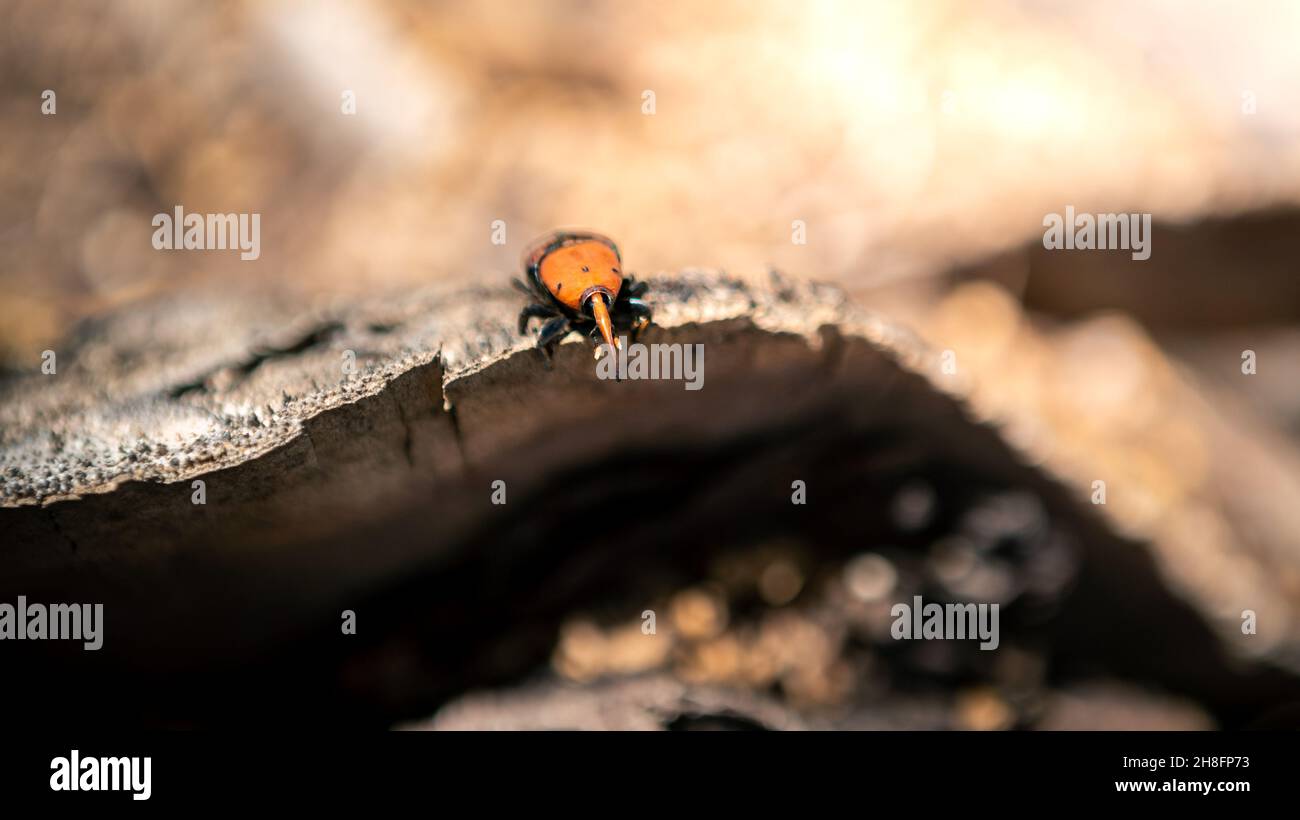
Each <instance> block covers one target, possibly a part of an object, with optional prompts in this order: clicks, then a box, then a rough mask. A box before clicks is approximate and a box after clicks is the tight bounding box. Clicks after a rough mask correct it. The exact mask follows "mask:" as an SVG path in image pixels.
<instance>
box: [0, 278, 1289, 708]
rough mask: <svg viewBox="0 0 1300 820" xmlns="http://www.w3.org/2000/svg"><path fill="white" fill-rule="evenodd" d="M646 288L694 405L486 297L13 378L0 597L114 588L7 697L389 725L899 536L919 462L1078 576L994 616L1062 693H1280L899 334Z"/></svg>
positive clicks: (199, 308)
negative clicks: (604, 612)
mask: <svg viewBox="0 0 1300 820" xmlns="http://www.w3.org/2000/svg"><path fill="white" fill-rule="evenodd" d="M649 281H650V285H651V297H652V300H653V303H654V305H655V310H656V314H655V325H654V326H653V327H652V328H650V329H649V330H648V331H647V332H646V334H644V336H643V338H642V341H645V342H648V343H653V342H682V343H691V344H696V343H702V344H704V347H705V350H706V364H705V373H706V381H705V388H704V389H703V390H700V391H698V392H692V391H686V390H684V389H683V386H682V384H681V383H680V382H672V381H667V382H649V381H640V382H618V383H615V382H602V381H599V380H597V379H596V378H595V376H594V368H593V365H592V356H591V350H590V348H589V347H587V346H586V344H585V343H584V342H581V341H577V340H575V341H574V342H572V343H566V344H563V345H561V346H560V347H559V349H558V350H557V354H556V358H555V361H554V363H553V365H552V366H549V367H548V366H547V365H546V364H545V362H544V361H543V359H542V357H541V356H540V354H539V353H537V352H536V351H535V350H532V349H531V347H530V344H529V341H528V340H527V339H524V338H521V337H520V336H518V335H517V334H516V333H515V332H514V327H513V325H514V321H515V316H516V314H517V312H518V309H519V307H520V300H519V297H518V296H517V295H516V294H514V293H513V292H512V291H511V290H510V289H509V288H508V287H505V286H502V287H491V288H484V287H471V288H450V287H437V288H430V289H428V290H425V291H421V292H417V293H412V294H403V295H401V296H394V297H390V298H376V299H374V300H371V301H369V302H366V303H361V304H353V305H346V306H328V305H326V306H304V305H301V304H297V303H294V302H292V301H287V300H277V299H274V298H269V297H267V296H266V295H265V294H260V293H254V294H248V293H229V294H203V295H200V296H198V297H193V296H192V297H190V298H189V299H187V300H183V301H181V300H178V301H172V302H163V303H153V304H149V305H144V306H140V307H137V308H135V309H132V310H128V311H123V312H121V313H118V314H115V315H112V316H109V317H106V318H104V319H101V320H99V321H97V322H95V323H93V324H91V325H88V326H86V327H84V328H82V329H81V330H80V331H79V332H78V334H77V335H76V336H75V337H74V338H73V339H72V340H70V342H69V344H68V346H67V347H66V349H64V350H60V351H57V352H58V371H57V373H56V374H54V375H49V376H46V375H41V374H38V373H32V374H19V375H13V376H10V377H7V378H6V379H5V380H4V381H3V382H0V431H3V432H0V445H2V447H0V502H2V503H3V507H0V528H2V529H3V531H4V533H5V539H4V541H5V543H4V552H5V554H4V556H3V561H4V566H5V572H4V575H3V577H2V578H0V596H3V600H12V599H13V598H14V596H16V595H18V594H25V595H27V596H28V598H29V599H33V600H59V601H97V602H103V603H104V604H105V610H106V620H107V626H106V629H107V634H106V638H105V647H106V648H105V650H103V651H102V652H101V653H98V655H97V656H96V657H94V658H91V659H89V660H88V659H87V656H86V655H85V654H83V653H80V652H74V651H68V650H67V647H62V646H58V645H52V644H44V645H34V644H30V643H29V644H26V645H21V646H18V647H17V648H16V649H15V652H16V655H17V657H19V658H20V659H30V661H31V663H30V665H29V666H28V667H27V668H28V669H29V670H30V674H29V675H26V676H25V677H24V678H23V679H22V680H21V681H15V680H13V679H10V680H8V681H7V683H6V684H5V685H6V686H9V687H18V691H17V693H16V696H22V697H27V698H30V699H32V700H31V701H29V702H36V703H40V702H46V701H55V700H59V699H63V698H67V697H70V696H71V695H70V693H72V692H73V691H75V688H76V686H79V685H84V684H85V683H86V681H88V680H89V681H93V683H94V685H95V686H97V687H99V691H100V692H101V693H104V696H105V697H112V698H114V699H115V700H114V702H116V703H119V704H121V705H122V709H121V710H119V711H115V712H113V713H111V714H104V713H97V714H96V715H95V716H93V717H92V716H90V715H84V714H83V715H77V718H78V719H91V720H93V719H100V720H106V721H110V722H111V721H113V720H132V719H140V720H144V721H146V722H150V723H159V724H163V725H192V724H217V723H222V722H227V721H231V720H235V721H241V720H243V721H253V720H259V721H260V720H274V721H281V722H294V723H297V722H311V721H314V720H317V719H320V717H321V715H323V714H326V710H328V715H329V716H330V717H329V719H330V720H331V721H333V722H341V723H361V724H371V723H374V724H380V725H387V724H389V723H391V722H393V721H395V720H400V719H410V718H414V717H417V716H419V715H421V714H427V713H428V712H429V711H430V710H432V709H434V708H436V707H437V706H439V705H440V704H444V703H447V702H448V701H449V700H451V699H453V698H455V697H457V696H459V695H461V694H463V693H464V692H466V691H470V690H473V689H475V688H479V687H486V686H492V685H499V684H512V685H514V684H519V682H520V681H523V680H526V679H527V678H528V676H529V675H531V674H533V673H534V672H535V671H536V670H537V669H539V668H542V667H544V666H545V664H546V662H547V658H548V657H549V655H550V653H551V652H552V650H553V647H554V644H555V636H556V631H557V629H558V626H559V624H560V623H561V622H562V621H563V619H564V618H565V617H566V616H567V615H568V614H570V613H572V612H574V611H576V610H583V609H592V608H595V609H601V608H605V609H609V608H611V607H612V608H614V609H619V610H620V611H627V612H639V611H640V609H641V607H642V606H643V605H644V604H645V602H646V601H648V600H651V599H652V598H654V597H655V596H656V595H659V594H661V593H662V592H663V591H664V590H666V589H670V588H672V587H673V585H674V584H678V583H688V582H690V580H691V579H693V578H695V577H698V576H700V575H701V574H702V573H703V572H704V571H705V567H706V566H707V564H708V562H709V560H711V559H712V558H713V557H715V556H716V554H717V553H718V552H719V551H720V550H722V549H723V548H724V547H727V546H729V545H734V544H739V543H748V542H752V541H755V540H757V539H762V538H765V537H769V536H770V535H772V534H773V533H801V534H804V535H811V536H815V537H814V538H813V540H814V541H815V542H816V544H817V548H816V550H815V553H816V556H817V557H818V558H819V559H824V560H839V559H841V558H843V557H846V556H849V555H852V554H854V553H855V552H860V551H862V550H863V549H865V548H867V547H869V546H870V545H872V544H878V543H882V542H885V541H888V542H891V543H894V542H897V543H898V544H899V545H900V548H902V549H904V550H906V549H909V548H912V547H916V548H918V549H919V546H917V545H915V544H910V543H909V542H907V541H906V539H904V538H902V536H900V534H899V533H897V532H894V531H893V530H892V529H891V528H890V525H889V523H888V522H889V518H890V516H889V512H888V503H889V500H890V499H891V498H892V497H893V496H894V494H895V493H896V491H897V489H898V488H899V487H900V486H903V485H904V484H906V482H908V481H909V480H913V479H916V478H917V477H918V476H921V477H924V478H925V480H926V481H927V482H929V483H930V484H932V485H933V486H934V487H936V489H937V490H938V491H939V497H940V498H941V499H942V501H943V503H942V504H941V515H940V518H941V519H942V521H941V524H942V523H943V522H945V521H949V519H951V520H956V519H957V518H958V517H959V516H960V514H961V513H962V511H964V510H967V509H968V508H969V507H970V506H971V505H972V504H974V503H975V502H976V500H977V499H978V498H979V497H981V495H982V494H986V493H999V492H1007V491H1016V492H1022V493H1028V494H1030V495H1031V496H1032V497H1033V498H1035V499H1036V500H1037V502H1038V503H1040V504H1041V505H1042V507H1043V509H1045V510H1046V511H1047V514H1048V516H1049V517H1050V520H1051V521H1052V527H1053V530H1052V531H1053V533H1060V534H1061V537H1062V538H1063V539H1064V540H1065V542H1068V544H1069V545H1070V546H1069V548H1068V552H1069V556H1070V562H1069V563H1070V566H1071V567H1072V570H1071V575H1070V578H1069V579H1068V580H1069V582H1068V583H1062V585H1061V586H1060V588H1059V589H1056V590H1054V591H1053V592H1052V594H1051V596H1050V600H1045V601H1043V602H1040V603H1039V604H1036V605H1034V606H1030V607H1028V608H1022V609H1021V610H1015V611H1013V612H1011V613H1010V615H1011V617H1010V618H1008V620H1007V621H1004V629H1007V630H1009V634H1010V635H1011V636H1013V637H1016V638H1017V639H1023V640H1024V641H1026V642H1028V643H1032V644H1034V645H1038V646H1042V647H1046V649H1045V650H1044V651H1046V652H1048V653H1049V654H1050V655H1051V657H1053V658H1056V659H1058V661H1059V664H1058V667H1057V668H1056V670H1057V671H1059V672H1060V673H1061V674H1066V675H1068V674H1073V672H1074V670H1076V669H1082V670H1087V669H1092V668H1098V669H1103V670H1105V671H1106V672H1107V673H1108V674H1112V675H1118V676H1121V677H1125V678H1129V679H1135V680H1142V681H1150V682H1153V683H1154V684H1156V685H1158V686H1160V687H1163V688H1165V689H1169V690H1171V691H1174V692H1177V693H1180V694H1182V695H1184V696H1187V697H1191V698H1194V699H1196V700H1197V701H1198V702H1200V703H1202V704H1204V706H1205V708H1206V709H1207V710H1208V711H1209V712H1210V713H1211V714H1213V715H1214V716H1215V718H1216V719H1217V720H1218V721H1220V722H1221V723H1223V724H1226V725H1242V724H1248V723H1250V722H1251V721H1255V720H1258V719H1260V717H1261V715H1268V714H1272V713H1274V712H1276V711H1277V710H1279V709H1283V710H1284V709H1286V708H1289V706H1290V705H1292V704H1294V703H1296V702H1300V688H1297V681H1296V679H1295V678H1294V677H1293V676H1292V675H1291V674H1290V673H1288V672H1286V671H1283V670H1280V669H1275V668H1271V667H1268V666H1265V665H1263V664H1259V663H1251V662H1245V661H1242V660H1240V659H1238V658H1237V657H1236V652H1235V651H1234V649H1233V648H1232V647H1231V646H1229V645H1227V644H1225V643H1224V641H1223V639H1222V637H1221V636H1218V635H1216V634H1215V633H1214V632H1213V631H1212V630H1211V629H1210V627H1209V626H1208V625H1207V622H1206V618H1205V617H1204V615H1203V613H1201V612H1199V611H1198V610H1197V606H1196V604H1195V602H1188V601H1184V600H1183V599H1181V598H1180V597H1179V596H1178V595H1176V594H1175V593H1173V592H1172V591H1171V590H1170V589H1168V588H1167V587H1166V585H1165V584H1164V583H1163V581H1162V580H1161V577H1160V575H1159V573H1158V572H1157V571H1156V569H1155V566H1154V565H1153V563H1152V561H1151V559H1150V556H1149V555H1148V554H1147V551H1146V549H1145V548H1144V546H1143V545H1141V544H1138V543H1133V542H1131V541H1128V540H1126V539H1124V538H1122V537H1120V536H1119V535H1117V534H1116V533H1114V532H1113V531H1111V530H1110V529H1109V528H1108V527H1107V525H1106V524H1105V522H1103V521H1102V520H1100V519H1099V518H1098V517H1097V516H1095V515H1094V514H1093V513H1092V512H1091V511H1090V510H1088V509H1086V508H1084V506H1082V505H1081V504H1080V503H1079V499H1077V498H1075V497H1073V496H1072V494H1071V492H1070V491H1068V490H1066V489H1065V488H1063V487H1062V486H1061V485H1060V484H1058V483H1057V482H1056V481H1055V480H1054V479H1053V477H1052V476H1051V475H1050V474H1048V473H1047V472H1045V471H1044V470H1043V469H1041V468H1038V467H1035V466H1032V465H1030V464H1029V463H1027V459H1025V458H1024V457H1022V456H1021V455H1020V454H1018V453H1017V452H1016V451H1015V450H1014V448H1012V447H1011V446H1009V445H1008V444H1007V443H1006V442H1005V441H1004V440H1003V439H1002V438H1001V437H1000V436H999V434H998V432H997V430H996V429H995V428H994V427H992V426H990V425H988V424H984V423H981V422H980V421H979V420H978V419H975V418H972V416H971V414H970V412H969V411H968V410H967V409H966V407H965V406H964V404H963V403H962V402H961V401H960V398H959V396H953V395H951V394H950V392H949V391H958V390H959V389H960V388H959V387H953V386H950V385H949V383H948V382H947V381H946V380H945V379H944V378H943V377H942V376H941V374H940V369H939V366H938V358H937V357H936V356H935V355H934V354H933V353H932V352H931V351H928V350H927V349H926V348H925V347H924V346H923V345H921V344H920V343H919V342H918V341H917V340H916V339H914V338H913V337H912V336H911V335H910V334H908V333H907V332H906V331H905V330H903V329H900V328H898V327H896V326H894V325H891V324H890V323H889V322H887V321H885V320H884V319H882V318H881V317H878V316H875V315H873V314H870V313H868V312H865V311H863V310H861V309H859V308H857V307H855V306H853V305H852V304H850V303H848V302H847V301H846V300H845V299H844V298H843V297H842V295H841V294H840V293H839V292H838V291H835V290H834V289H830V288H825V287H820V286H814V285H807V284H792V283H788V282H784V281H781V280H774V281H773V282H772V283H771V284H770V285H767V286H762V285H755V284H747V283H745V282H742V281H739V280H735V279H730V278H727V277H725V276H723V275H719V274H715V273H710V272H703V271H687V272H683V273H679V274H676V275H673V276H669V277H660V278H657V279H654V278H652V279H650V280H649ZM349 354H351V355H352V356H354V357H355V364H356V367H355V372H352V373H347V372H345V370H344V362H345V361H346V360H349V359H348V357H349ZM795 479H800V480H804V481H806V482H807V484H808V487H809V503H808V504H807V505H806V506H795V505H791V504H790V487H791V481H792V480H795ZM497 480H501V481H504V482H505V485H506V487H507V492H508V502H507V503H506V504H505V505H494V504H492V502H491V500H490V499H491V487H492V482H494V481H497ZM195 481H202V482H203V484H204V490H205V492H206V503H205V504H202V505H196V504H193V503H192V501H191V496H192V493H193V492H194V488H193V487H194V485H193V482H195ZM900 539H901V540H900ZM1031 563H1032V562H1030V563H1026V564H1025V565H1024V566H1019V567H1016V568H1015V569H1016V571H1017V572H1019V571H1021V570H1024V571H1026V572H1028V571H1029V569H1032V567H1031ZM1027 567H1028V568H1029V569H1026V568H1027ZM345 609H350V610H353V611H355V612H356V613H357V615H358V634H357V635H356V636H349V637H346V638H344V637H342V636H340V630H339V619H340V613H341V612H342V611H343V610H345ZM1135 625H1137V626H1136V627H1135ZM608 691H611V692H617V691H619V690H618V689H617V688H616V687H615V688H611V689H609V690H608ZM611 697H614V695H611ZM618 697H622V695H618ZM656 697H658V696H656ZM726 697H727V696H726V695H725V694H721V695H720V694H716V693H713V692H712V690H709V694H708V698H707V700H708V702H709V703H711V704H714V705H715V706H716V707H717V714H719V715H722V714H724V713H734V714H736V715H747V714H750V713H752V712H754V710H755V709H756V708H759V707H755V706H754V705H753V704H754V703H755V701H753V699H752V698H750V697H749V696H745V697H744V698H742V697H741V696H740V695H735V696H734V697H736V698H737V699H738V700H737V702H736V704H735V708H734V709H730V710H729V709H727V708H725V703H723V701H725V699H726ZM599 699H600V695H599V694H596V695H594V696H593V699H592V701H591V706H590V708H599ZM720 699H721V700H720ZM697 702H698V698H693V697H684V696H683V697H678V696H677V695H674V696H673V697H671V698H666V699H664V703H666V704H668V705H667V706H664V707H663V709H664V710H666V712H672V711H673V709H674V708H676V707H673V706H672V705H671V704H673V703H680V704H686V705H684V706H681V707H680V708H679V709H678V712H679V714H677V715H676V716H674V715H672V714H668V715H667V716H666V717H664V720H665V721H666V723H667V724H670V725H681V724H674V721H675V720H677V718H681V720H682V721H683V722H684V723H685V724H690V723H691V722H692V721H695V720H696V719H699V720H703V721H705V722H707V721H708V720H709V719H711V718H709V716H708V715H703V716H702V715H700V714H697V713H695V712H691V711H690V710H691V709H695V708H696V707H695V706H692V705H690V704H695V703H697ZM763 708H766V707H763ZM661 711H662V710H661ZM770 714H773V715H775V714H777V713H775V712H771V713H770ZM781 714H784V713H781ZM719 719H721V718H719ZM755 720H757V719H755ZM773 720H775V722H776V723H778V724H782V723H783V721H784V722H785V723H789V724H790V725H795V724H796V723H799V725H802V723H801V722H800V721H796V720H795V718H794V717H790V718H789V719H788V720H787V719H786V718H780V719H777V718H773ZM759 722H763V721H759ZM814 723H816V721H814ZM817 725H826V724H825V723H824V722H823V723H822V724H817Z"/></svg>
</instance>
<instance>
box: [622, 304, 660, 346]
mask: <svg viewBox="0 0 1300 820" xmlns="http://www.w3.org/2000/svg"><path fill="white" fill-rule="evenodd" d="M621 307H622V309H623V315H624V316H626V317H628V318H630V319H631V322H630V325H631V327H632V341H636V336H637V334H638V333H640V332H641V331H642V330H644V329H645V326H646V325H648V324H650V319H651V318H652V317H653V316H654V310H653V309H651V307H650V306H649V305H647V304H646V303H645V302H643V301H641V300H640V299H628V300H627V301H626V302H624V303H623V304H622V306H621Z"/></svg>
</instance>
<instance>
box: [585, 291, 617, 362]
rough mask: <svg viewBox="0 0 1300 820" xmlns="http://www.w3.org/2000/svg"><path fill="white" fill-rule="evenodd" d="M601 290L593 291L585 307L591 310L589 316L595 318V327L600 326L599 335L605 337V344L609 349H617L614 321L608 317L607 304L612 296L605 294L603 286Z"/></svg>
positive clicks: (612, 301) (611, 299)
mask: <svg viewBox="0 0 1300 820" xmlns="http://www.w3.org/2000/svg"><path fill="white" fill-rule="evenodd" d="M601 291H603V292H597V293H593V294H592V295H591V297H590V299H589V301H587V302H586V303H585V305H584V306H585V307H587V309H588V310H590V311H591V318H593V319H595V320H596V327H598V328H600V335H601V336H603V337H605V344H607V345H609V349H610V350H617V349H618V340H617V339H615V338H614V323H613V322H612V321H611V320H610V318H609V306H610V305H612V304H613V303H614V300H613V298H611V297H609V296H607V295H606V294H607V293H608V291H606V290H605V289H604V288H601Z"/></svg>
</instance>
